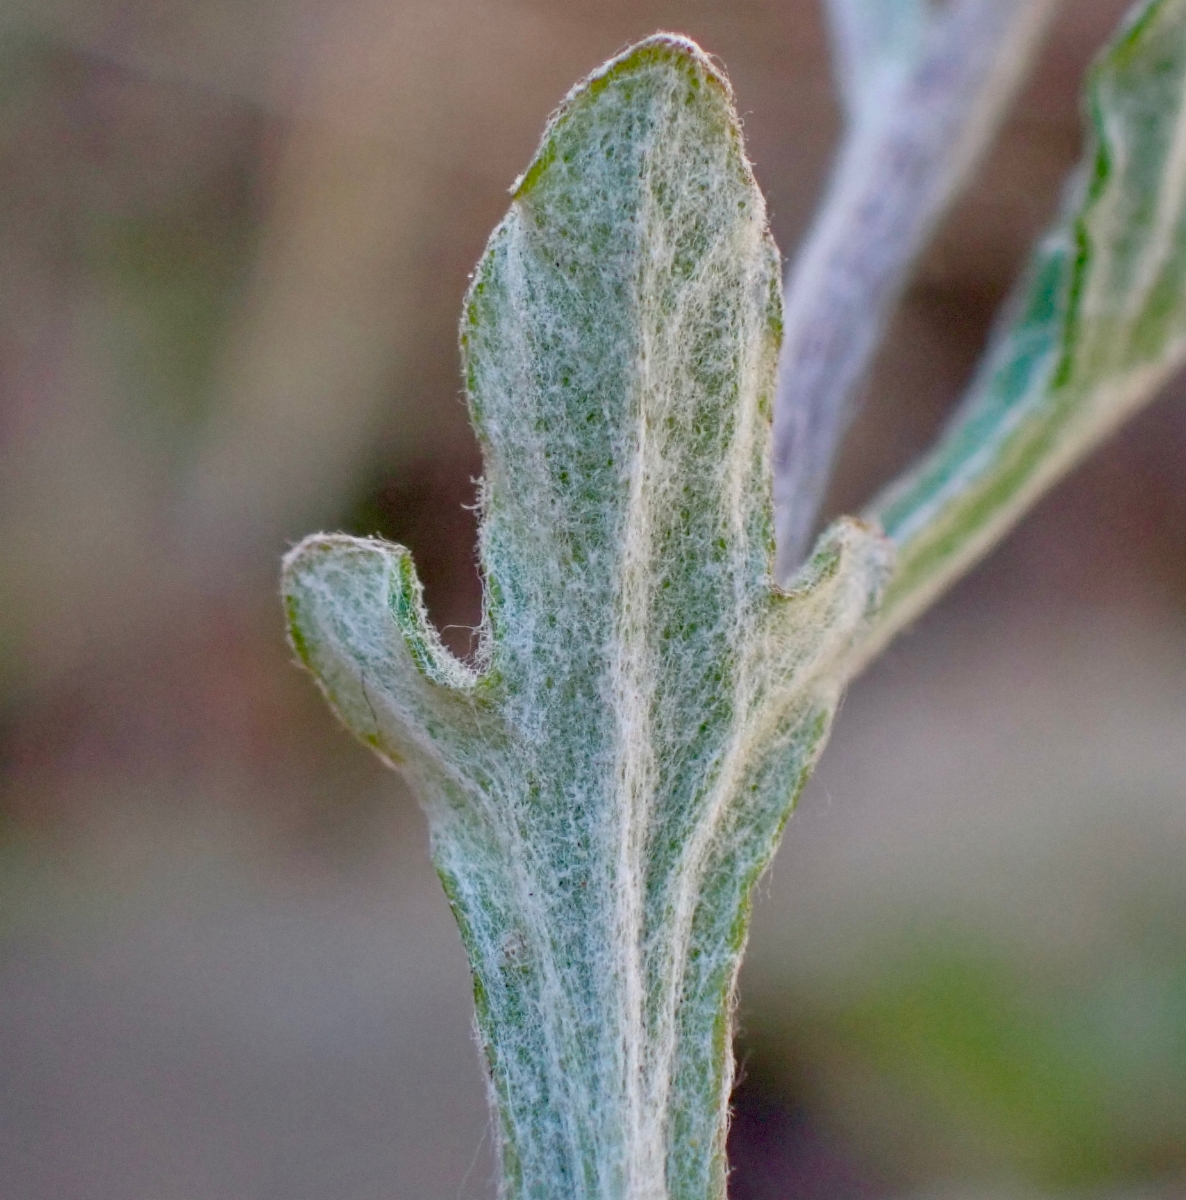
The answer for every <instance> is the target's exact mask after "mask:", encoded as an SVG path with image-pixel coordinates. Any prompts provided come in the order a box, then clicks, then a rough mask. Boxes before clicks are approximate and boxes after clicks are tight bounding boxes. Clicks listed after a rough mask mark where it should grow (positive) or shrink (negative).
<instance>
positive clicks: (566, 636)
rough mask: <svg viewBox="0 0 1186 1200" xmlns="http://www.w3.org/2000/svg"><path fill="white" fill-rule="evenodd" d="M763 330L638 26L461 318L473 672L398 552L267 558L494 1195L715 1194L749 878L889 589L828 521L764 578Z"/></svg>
mask: <svg viewBox="0 0 1186 1200" xmlns="http://www.w3.org/2000/svg"><path fill="white" fill-rule="evenodd" d="M780 333H781V322H780V301H779V263H778V256H777V252H776V250H775V248H774V245H773V243H772V241H771V239H770V236H769V233H768V231H767V226H766V213H765V207H764V204H763V200H762V197H761V194H760V192H759V191H758V189H757V186H756V184H755V182H754V179H753V175H752V173H751V170H750V167H749V164H748V162H747V160H746V158H745V154H744V149H743V146H742V140H741V132H740V127H739V123H738V119H737V116H736V113H735V112H734V109H733V105H732V97H731V93H730V89H729V86H728V84H727V82H726V81H725V80H724V78H723V77H722V76H721V74H720V73H719V71H718V70H717V69H716V67H715V66H714V65H713V63H712V62H711V61H710V60H709V59H708V58H707V57H706V56H705V55H704V54H703V53H702V52H701V51H700V50H699V49H698V48H697V47H696V46H695V45H694V44H693V43H691V42H688V41H686V40H684V39H681V38H676V37H671V36H668V35H659V36H657V37H654V38H651V39H648V40H647V41H645V42H643V43H641V44H640V45H639V46H636V47H634V48H633V49H631V50H630V51H628V52H627V53H625V54H624V55H622V56H621V57H619V58H617V59H615V60H613V61H612V62H610V63H609V64H607V65H606V66H605V67H603V68H602V69H601V70H600V71H598V72H597V73H595V74H594V75H593V76H591V77H590V78H589V79H588V80H587V81H585V83H583V84H582V85H580V86H579V87H578V88H577V89H575V90H574V91H573V92H572V93H571V94H570V95H569V96H568V98H567V99H566V100H565V101H564V103H563V104H562V105H561V107H560V109H559V110H558V111H557V113H556V114H555V116H554V117H553V118H552V120H551V122H550V123H549V126H548V129H547V131H546V133H545V135H544V139H543V142H542V144H541V146H540V149H539V151H538V152H537V154H536V156H535V158H534V160H533V161H532V163H531V165H530V166H529V167H528V169H527V171H526V173H525V174H524V175H523V176H522V178H521V179H520V180H519V181H518V182H517V183H516V185H515V188H514V191H513V202H512V205H511V209H510V212H509V213H508V215H507V217H506V219H505V220H504V221H503V222H502V224H501V225H500V226H499V227H498V228H497V229H496V230H495V232H494V234H493V236H492V237H491V239H490V243H489V246H488V248H487V251H486V253H485V255H484V257H483V259H482V261H481V263H480V264H479V266H478V269H477V271H476V272H475V275H474V280H473V284H472V286H471V289H470V293H469V296H468V298H467V300H466V305H465V311H464V316H463V319H462V327H461V340H462V350H463V357H464V365H465V378H466V386H467V391H468V393H469V399H470V406H471V413H472V417H473V421H474V426H475V429H476V431H477V434H478V437H479V440H480V443H481V446H482V450H483V455H484V458H485V477H484V480H483V484H482V523H481V530H480V537H479V552H480V556H481V563H482V570H483V574H484V577H485V585H486V624H485V630H484V634H483V645H484V651H483V655H482V658H481V661H480V663H479V664H477V666H476V667H475V668H474V669H472V670H471V669H470V668H468V667H466V666H464V665H463V664H460V663H458V662H456V661H455V660H453V659H451V658H450V657H449V656H448V655H447V653H446V652H445V651H444V649H443V648H442V647H441V646H440V644H439V641H438V640H437V639H436V636H435V633H434V632H433V631H432V630H431V629H430V628H429V627H428V625H427V623H426V619H425V617H424V613H423V607H422V605H421V603H420V598H419V588H418V585H417V584H416V582H415V579H414V575H413V573H412V571H411V565H410V560H409V558H408V556H407V552H406V551H404V550H403V549H402V548H399V547H387V546H384V545H382V544H380V543H376V542H374V541H366V540H358V539H349V538H342V537H332V538H326V537H321V536H319V537H316V538H312V539H307V540H306V541H305V542H304V543H302V544H301V545H300V546H298V547H297V548H296V549H295V550H294V551H293V553H292V554H291V555H290V556H289V558H288V560H287V563H286V570H285V585H284V586H285V595H286V598H287V601H288V604H289V611H290V622H291V624H290V627H291V630H292V637H293V641H294V644H295V645H296V646H297V648H298V650H299V652H300V653H301V656H302V658H303V660H304V662H305V663H306V665H308V666H309V668H310V669H311V670H312V671H313V672H314V673H315V674H316V675H317V677H318V679H319V681H320V682H321V684H322V686H323V688H324V690H325V691H326V693H327V695H328V696H329V697H330V700H331V702H332V703H333V704H334V705H335V707H336V709H337V711H338V713H339V715H340V716H342V718H343V720H345V721H346V723H347V724H348V725H350V726H351V728H353V729H354V730H355V731H356V732H357V733H359V734H360V735H361V736H362V737H364V739H365V740H367V741H368V742H370V743H371V744H372V745H376V746H377V747H378V748H379V749H380V750H381V751H382V752H383V753H385V754H386V755H387V756H388V757H389V758H391V759H392V760H396V759H397V756H398V759H399V760H402V769H404V770H405V771H408V772H409V774H410V775H411V777H412V778H413V780H414V781H415V783H416V786H417V788H418V790H419V792H420V795H421V797H422V799H423V800H424V803H425V806H426V808H427V811H428V813H429V817H430V824H431V829H432V837H433V848H434V856H435V859H436V863H437V867H438V870H439V871H440V874H441V877H442V880H443V881H444V883H445V887H446V890H447V892H448V894H449V898H450V901H451V903H452V905H453V909H454V912H455V913H456V915H457V919H458V922H459V925H460V927H461V931H462V936H463V939H464V941H465V943H466V947H467V950H468V952H469V955H470V961H471V964H472V966H473V971H474V977H475V996H476V1001H477V1014H478V1025H479V1030H480V1035H481V1039H482V1044H483V1048H484V1051H485V1054H486V1058H487V1063H488V1067H489V1072H490V1080H491V1089H492V1094H493V1096H494V1099H495V1102H496V1104H497V1107H498V1110H499V1114H500V1120H501V1150H502V1155H503V1164H504V1175H505V1180H506V1187H507V1189H508V1190H509V1192H510V1193H511V1194H512V1195H514V1196H516V1197H559V1196H563V1197H565V1198H566V1200H567V1198H570V1197H598V1198H603V1197H627V1196H630V1197H635V1196H648V1197H652V1196H653V1197H672V1198H677V1197H678V1198H681V1200H685V1198H686V1200H693V1198H694V1200H705V1197H710V1196H720V1195H723V1192H724V1186H725V1173H726V1167H725V1154H724V1139H725V1129H726V1116H727V1098H728V1093H729V1089H730V1085H731V1079H732V1060H731V1049H730V1044H729V1022H730V1014H731V1007H730V1002H731V996H732V991H733V987H734V982H735V977H736V972H737V967H738V964H739V961H740V954H741V949H742V945H743V942H744V938H745V931H746V926H747V922H748V911H749V907H748V906H749V892H750V889H751V886H752V884H753V882H754V880H755V879H756V877H757V875H758V873H760V871H761V870H762V869H763V868H764V867H765V865H766V864H767V863H768V862H769V859H770V856H771V855H772V854H773V851H774V847H775V845H776V842H777V838H778V834H779V832H780V830H781V828H782V825H783V823H784V822H785V820H786V818H787V816H788V815H789V813H790V810H791V806H792V804H793V802H794V797H795V795H796V794H797V791H798V789H799V788H800V787H801V786H802V783H803V781H804V779H805V778H806V776H807V773H808V772H809V770H810V768H811V766H812V764H813V763H814V761H815V758H816V756H817V755H818V753H819V751H820V749H821V747H822V745H823V740H824V738H825V736H826V734H827V730H828V726H829V723H830V720H831V716H832V713H833V711H834V708H835V705H836V702H837V697H838V694H839V684H838V682H837V680H838V673H837V670H836V664H837V663H839V662H840V661H842V660H843V659H844V658H845V656H846V655H847V654H848V653H849V652H850V650H851V646H852V643H853V640H854V638H856V637H857V636H858V635H859V633H860V631H861V630H862V629H863V628H864V626H865V624H866V623H867V621H868V620H869V617H870V614H871V612H872V611H873V609H874V608H875V606H876V603H877V600H878V597H879V594H880V588H881V585H882V583H883V581H884V579H885V577H886V574H887V572H888V543H887V542H886V541H885V539H883V538H882V537H881V536H880V534H878V533H877V532H875V531H874V530H873V529H871V528H870V527H868V526H867V525H864V524H862V523H860V522H855V521H844V522H841V523H839V524H838V525H837V527H836V528H835V529H833V530H832V531H830V533H829V534H828V535H827V536H826V537H825V538H824V539H823V541H822V542H821V546H820V548H819V550H818V552H817V554H816V555H815V556H814V558H813V559H812V560H811V561H810V562H809V563H808V564H807V566H806V567H805V568H804V570H803V572H802V573H801V574H800V576H799V578H798V579H797V580H796V581H795V582H794V583H793V585H792V586H791V587H790V588H789V590H788V591H787V592H782V591H780V590H778V589H776V588H774V587H773V586H772V582H771V574H772V567H773V562H772V559H773V548H774V547H773V527H772V525H773V520H772V506H771V472H770V409H771V400H772V391H773V386H774V372H775V365H776V356H777V353H778V345H779V337H780Z"/></svg>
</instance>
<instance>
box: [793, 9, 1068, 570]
mask: <svg viewBox="0 0 1186 1200" xmlns="http://www.w3.org/2000/svg"><path fill="white" fill-rule="evenodd" d="M1055 7H1056V0H951V2H950V3H948V4H946V5H944V6H943V7H942V8H936V7H934V6H932V5H928V4H925V3H920V2H918V0H910V2H904V0H831V3H830V4H829V17H830V22H831V27H832V33H833V45H834V52H835V58H836V69H837V73H838V76H839V80H838V82H839V86H840V91H841V95H842V97H843V99H844V102H845V107H846V109H847V114H848V130H847V133H846V135H845V139H844V142H843V144H842V146H841V149H840V154H839V158H838V160H837V162H836V166H835V169H834V172H833V176H832V180H831V183H830V184H829V188H828V193H827V196H826V199H825V202H824V204H823V206H822V208H821V210H820V215H819V217H818V218H817V220H816V223H815V225H814V227H813V228H812V230H811V232H810V233H809V235H808V237H807V239H806V241H805V243H804V245H803V246H802V248H801V250H800V252H799V255H798V257H797V260H796V261H795V263H794V265H793V267H792V269H791V270H790V271H789V273H788V276H787V280H786V286H785V301H786V313H785V332H784V337H783V347H782V357H781V361H780V364H779V379H778V392H777V399H776V402H775V416H774V488H775V492H774V499H775V513H776V516H775V520H776V532H777V539H778V558H777V567H776V577H777V578H778V579H779V580H785V579H787V578H788V577H789V576H790V574H791V573H792V572H793V571H794V569H795V568H796V567H797V566H798V565H799V564H800V562H801V561H802V560H803V557H804V554H805V552H806V550H807V547H808V543H809V539H810V537H811V534H812V532H813V529H814V526H815V523H816V519H817V516H818V513H819V507H820V504H821V503H822V500H823V495H824V489H825V487H826V485H827V481H828V477H829V475H830V474H831V469H832V463H833V459H834V458H835V454H836V450H837V447H838V445H839V443H840V440H841V438H842V437H843V435H844V432H845V430H846V429H847V427H848V424H849V421H850V419H851V416H852V412H853V408H854V403H853V397H854V394H855V392H856V390H857V388H858V387H859V386H860V384H861V381H862V380H863V378H864V377H865V375H866V372H867V371H868V369H869V366H870V364H871V362H872V360H873V356H874V355H875V353H876V352H877V349H878V346H879V345H880V342H881V337H882V334H883V332H884V329H885V326H886V323H887V321H888V319H889V317H890V316H891V314H892V312H893V309H894V307H895V305H896V304H897V301H898V299H899V298H900V296H901V294H902V292H903V290H904V288H905V286H906V284H907V282H908V279H909V274H910V270H911V268H912V266H913V265H914V263H915V261H916V260H917V258H918V255H919V254H920V253H921V251H922V250H923V249H924V248H925V246H926V243H927V241H928V239H929V237H930V235H931V233H932V231H933V229H934V227H935V225H936V223H937V222H938V221H939V219H940V218H941V217H942V216H943V214H944V212H945V211H946V209H947V207H948V205H949V204H950V202H951V201H952V199H953V198H954V197H955V195H956V194H957V193H958V191H959V190H960V188H961V186H962V185H963V183H964V182H965V181H966V179H967V177H968V175H969V173H970V172H971V169H972V168H973V167H974V166H975V164H976V162H977V160H978V159H979V157H980V155H981V153H982V151H983V150H984V149H985V147H986V146H987V144H988V142H989V141H990V139H991V136H992V134H993V133H994V131H995V130H996V128H997V126H998V124H999V121H1000V119H1001V116H1002V115H1003V113H1004V111H1005V108H1006V106H1007V104H1008V102H1009V100H1010V99H1011V97H1012V96H1013V94H1014V92H1015V90H1016V87H1017V84H1018V82H1019V81H1020V80H1021V79H1022V78H1024V75H1025V71H1026V67H1027V66H1028V64H1029V61H1030V59H1031V56H1032V53H1033V51H1034V49H1035V48H1036V46H1037V44H1038V42H1039V40H1040V38H1041V35H1042V34H1043V32H1044V31H1045V29H1046V27H1047V25H1048V22H1049V19H1050V17H1051V16H1052V14H1053V12H1054V10H1055Z"/></svg>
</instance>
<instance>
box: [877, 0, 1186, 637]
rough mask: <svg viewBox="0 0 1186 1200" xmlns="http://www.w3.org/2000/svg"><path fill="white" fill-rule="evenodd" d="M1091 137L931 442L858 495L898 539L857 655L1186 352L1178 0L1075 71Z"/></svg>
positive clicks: (1129, 25) (1010, 519)
mask: <svg viewBox="0 0 1186 1200" xmlns="http://www.w3.org/2000/svg"><path fill="white" fill-rule="evenodd" d="M1086 109H1087V116H1088V121H1089V135H1090V145H1089V147H1088V151H1087V154H1086V157H1085V161H1084V163H1083V165H1082V167H1081V169H1080V171H1079V173H1078V175H1077V176H1076V177H1075V179H1074V181H1073V185H1072V188H1071V190H1070V192H1069V194H1068V201H1067V205H1066V214H1065V216H1064V217H1063V219H1062V220H1061V221H1060V222H1059V224H1058V225H1057V227H1056V228H1055V229H1054V230H1053V232H1051V233H1050V234H1049V235H1048V237H1047V238H1046V239H1045V240H1044V241H1043V243H1042V244H1041V245H1040V246H1039V247H1038V249H1037V251H1036V253H1035V255H1034V258H1033V261H1032V263H1031V264H1030V267H1029V270H1028V272H1027V274H1026V276H1025V278H1024V280H1023V282H1022V284H1021V287H1020V288H1019V291H1018V294H1017V296H1016V298H1015V299H1014V301H1013V303H1012V305H1011V307H1010V309H1009V311H1008V315H1007V319H1006V320H1005V322H1004V323H1003V324H1002V326H1001V328H1000V330H999V331H998V333H997V335H996V337H995V338H994V341H993V344H992V346H991V347H990V350H989V354H988V355H987V357H986V361H985V365H984V367H983V369H982V370H981V371H980V373H979V375H978V376H977V378H976V379H975V381H974V382H973V384H972V387H971V389H970V392H969V394H968V396H967V398H966V399H965V401H964V402H963V404H962V405H961V407H960V409H959V411H958V412H957V413H956V414H955V417H954V418H953V420H952V422H951V425H950V426H949V428H948V430H947V432H946V434H945V435H944V436H943V437H942V438H941V439H940V441H939V443H938V445H937V446H936V448H935V450H934V451H932V452H931V454H930V455H929V456H928V457H927V458H925V459H924V460H923V461H922V462H921V463H920V464H919V466H918V467H916V468H915V469H914V470H913V471H912V472H910V473H909V474H908V475H907V476H906V477H905V478H904V479H903V480H902V481H900V482H899V483H897V484H895V485H894V486H892V487H891V488H890V489H888V490H887V492H886V493H885V494H884V495H882V496H881V497H879V498H878V499H877V500H876V501H875V502H874V504H873V505H872V507H871V509H870V511H869V516H870V518H871V519H872V520H875V521H877V522H878V523H880V524H881V525H883V527H884V528H885V530H886V532H887V533H888V534H889V535H890V536H891V537H892V538H893V540H894V541H895V542H896V543H897V545H898V546H899V556H898V563H897V568H896V571H895V575H894V578H893V582H892V584H891V586H890V590H889V592H888V594H887V597H886V602H885V607H884V611H883V615H882V616H881V618H880V619H879V622H878V624H877V627H876V629H875V631H874V634H873V636H872V638H871V639H870V641H869V642H868V643H866V645H865V646H864V648H863V649H862V652H861V656H860V657H861V658H862V659H864V658H867V657H868V656H870V655H871V654H872V653H874V652H875V651H876V649H877V648H878V647H879V646H880V645H881V644H883V643H884V642H885V641H886V640H888V638H889V637H891V636H892V635H893V633H894V632H895V631H896V630H897V629H899V628H900V627H901V626H902V625H903V624H904V623H905V622H907V621H908V620H910V619H911V618H912V617H913V616H915V615H916V614H917V613H918V612H919V611H921V610H922V609H923V608H925V607H926V605H927V604H929V603H930V602H931V601H932V600H933V598H934V597H935V595H936V594H937V593H938V592H939V591H941V590H942V589H943V588H944V587H946V586H947V584H948V583H950V582H951V580H953V579H954V578H956V577H957V576H958V575H960V574H961V573H962V572H963V571H964V570H966V569H967V567H968V566H969V565H970V563H972V562H974V561H975V560H976V559H977V558H978V557H980V555H982V554H983V553H984V552H985V551H986V550H987V549H988V548H989V547H990V546H991V545H992V544H993V543H994V542H996V541H997V540H998V539H999V538H1000V537H1001V536H1002V534H1003V533H1004V531H1005V530H1007V529H1008V528H1009V527H1010V526H1011V525H1012V524H1013V523H1014V522H1015V521H1016V520H1017V518H1018V517H1019V516H1020V515H1021V514H1022V513H1023V512H1024V511H1025V510H1026V509H1027V508H1028V507H1029V506H1030V505H1031V504H1032V503H1033V502H1034V500H1035V499H1036V498H1037V496H1039V495H1040V494H1041V493H1042V492H1043V491H1045V490H1046V489H1047V488H1048V487H1050V486H1051V484H1053V483H1054V482H1055V481H1056V480H1057V479H1058V478H1059V477H1061V476H1062V475H1063V474H1064V473H1065V472H1066V471H1067V470H1068V469H1069V468H1070V467H1071V466H1072V465H1073V464H1074V463H1075V462H1077V461H1079V459H1081V458H1082V457H1083V455H1084V454H1085V453H1086V452H1087V451H1088V450H1090V449H1091V448H1092V447H1093V446H1094V445H1095V444H1096V443H1097V442H1099V441H1100V440H1102V439H1103V438H1104V437H1105V436H1107V435H1108V434H1109V433H1110V432H1112V430H1113V429H1114V428H1115V427H1116V426H1117V425H1119V424H1120V423H1121V422H1122V421H1123V420H1124V419H1125V418H1126V417H1127V416H1129V415H1130V414H1131V413H1132V412H1133V411H1134V410H1135V409H1136V408H1137V407H1139V406H1140V405H1141V404H1144V403H1146V402H1147V401H1148V400H1150V399H1151V398H1152V397H1153V396H1154V395H1155V394H1156V392H1157V390H1158V388H1159V386H1160V385H1161V384H1162V383H1163V382H1164V381H1165V380H1166V379H1167V378H1168V376H1169V375H1170V374H1172V373H1173V372H1174V371H1175V370H1177V369H1178V368H1179V367H1180V366H1181V365H1182V363H1183V361H1186V0H1152V2H1147V3H1144V4H1141V5H1138V6H1137V8H1136V9H1135V10H1134V12H1133V13H1132V14H1131V16H1130V17H1129V18H1128V20H1127V21H1126V22H1125V23H1124V24H1123V25H1122V26H1121V29H1120V31H1119V33H1118V34H1117V35H1116V37H1115V39H1114V40H1113V42H1112V43H1111V45H1110V46H1109V47H1108V48H1107V50H1106V51H1105V52H1104V54H1103V55H1102V56H1101V58H1100V60H1099V61H1098V63H1097V64H1096V66H1095V68H1094V69H1093V71H1092V73H1091V76H1090V77H1089V82H1088V88H1087V99H1086Z"/></svg>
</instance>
